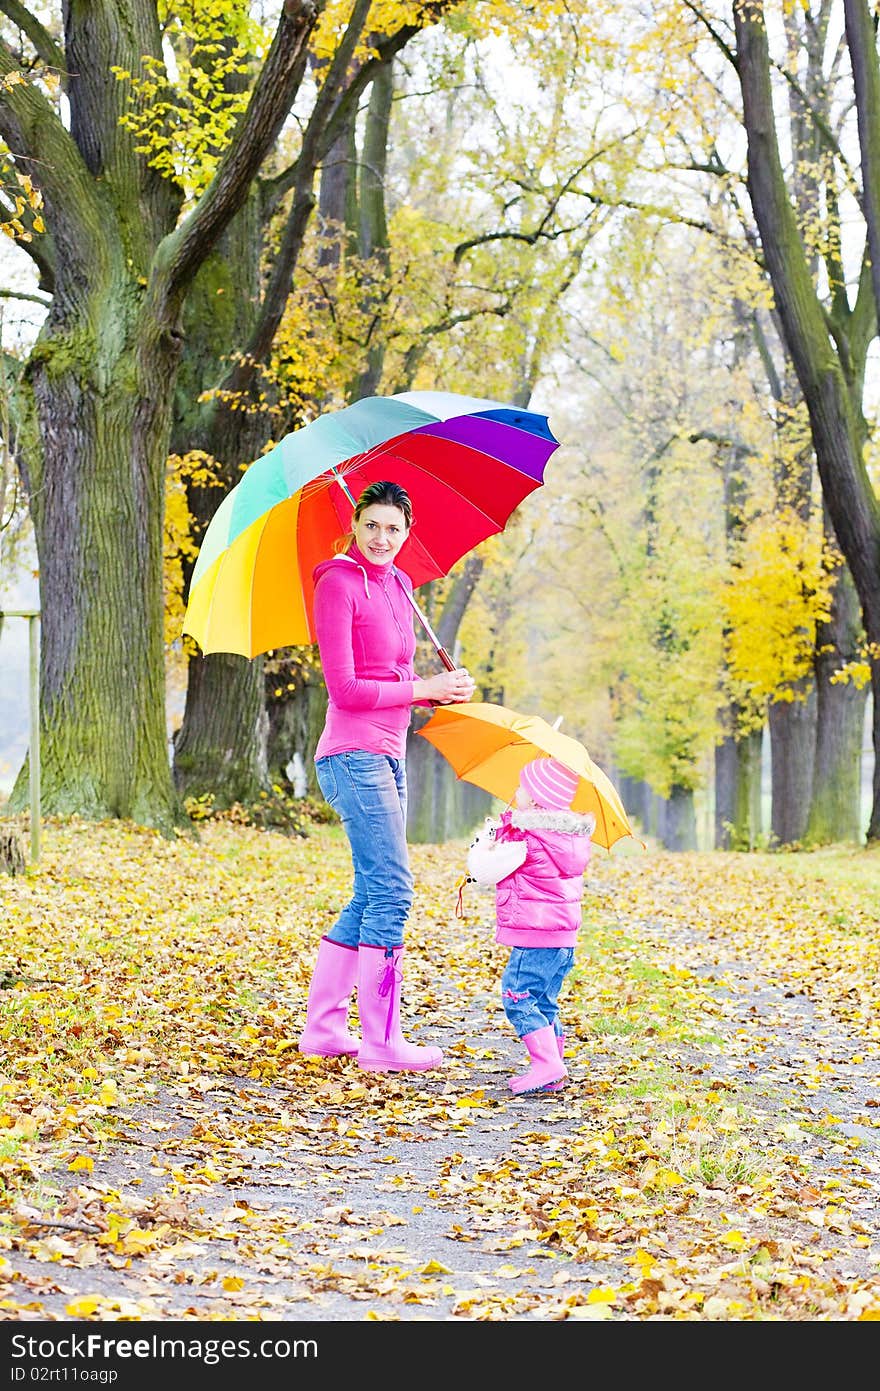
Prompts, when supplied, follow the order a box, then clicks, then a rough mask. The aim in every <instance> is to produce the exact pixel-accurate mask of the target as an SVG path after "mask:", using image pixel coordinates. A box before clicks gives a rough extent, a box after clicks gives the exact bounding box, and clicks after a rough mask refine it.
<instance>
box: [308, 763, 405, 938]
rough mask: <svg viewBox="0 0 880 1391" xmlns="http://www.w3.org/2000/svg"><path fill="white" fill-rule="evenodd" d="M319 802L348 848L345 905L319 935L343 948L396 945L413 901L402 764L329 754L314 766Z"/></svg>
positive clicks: (401, 934) (403, 768)
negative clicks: (350, 879)
mask: <svg viewBox="0 0 880 1391" xmlns="http://www.w3.org/2000/svg"><path fill="white" fill-rule="evenodd" d="M315 773H316V775H317V778H318V785H319V787H320V789H321V792H322V793H323V795H324V800H325V801H326V802H328V803H329V804H330V806H331V807H332V808H333V810H334V811H335V812H336V813H337V815H338V816H339V819H340V820H341V822H342V825H343V827H344V829H345V834H346V835H347V836H348V843H349V845H350V846H351V862H352V868H353V870H354V885H353V888H352V896H351V900H350V902H349V903H348V904H347V905H346V906H345V908H343V910H342V912H341V913H340V914H339V917H338V918H337V919H336V922H335V923H334V924H333V927H332V928H331V929H330V931H329V932H328V933H326V934H325V935H326V936H327V937H329V938H330V941H331V942H338V943H340V945H341V946H344V947H357V946H360V945H361V944H363V945H364V946H367V947H399V946H402V945H403V931H404V927H405V925H406V920H407V918H408V917H409V911H410V909H411V907H412V901H413V879H412V873H411V871H410V867H409V850H408V847H407V843H406V765H405V764H404V762H403V759H401V758H390V757H388V755H387V754H384V753H366V752H363V751H361V750H356V751H354V752H352V753H332V754H328V756H327V757H326V758H319V759H318V760H317V761H316V763H315Z"/></svg>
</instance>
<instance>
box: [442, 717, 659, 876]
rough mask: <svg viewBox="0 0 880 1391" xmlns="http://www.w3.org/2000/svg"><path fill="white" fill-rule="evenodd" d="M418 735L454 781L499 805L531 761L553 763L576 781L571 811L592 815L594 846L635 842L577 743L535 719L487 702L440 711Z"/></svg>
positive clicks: (609, 788) (617, 803)
mask: <svg viewBox="0 0 880 1391" xmlns="http://www.w3.org/2000/svg"><path fill="white" fill-rule="evenodd" d="M418 733H419V734H420V735H421V736H422V737H423V738H424V739H427V740H428V742H429V743H430V744H433V745H434V747H435V748H436V749H437V751H438V753H441V754H442V755H443V757H444V758H445V759H446V761H447V762H448V763H449V764H450V765H451V767H452V768H453V770H454V772H455V775H456V777H458V778H460V779H461V780H462V781H463V782H470V783H473V784H474V785H475V786H476V787H482V789H483V791H484V792H490V793H491V794H492V796H493V797H498V798H500V799H501V801H504V802H510V801H512V800H513V797H514V795H515V793H516V788H517V784H518V782H519V775H520V770H521V769H522V768H523V767H525V765H526V764H527V763H530V762H531V761H532V759H533V758H540V757H542V756H548V755H549V756H551V757H553V758H558V759H559V761H560V763H564V764H565V766H566V767H567V768H570V769H571V771H572V772H573V773H577V775H578V777H579V779H580V781H579V783H578V787H577V791H576V792H575V795H574V800H573V802H572V810H573V811H580V812H588V811H591V812H592V813H593V814H594V816H595V818H596V829H595V831H594V832H593V839H594V841H595V842H596V844H597V845H601V846H603V847H604V848H605V849H606V850H610V849H611V847H612V845H614V844H615V843H616V842H617V841H618V840H622V839H624V838H625V837H627V836H629V837H631V838H633V839H637V838H636V836H635V834H634V832H633V829H632V827H631V826H630V823H629V818H628V817H627V814H626V811H625V810H624V806H623V803H622V802H621V800H620V796H619V794H618V792H617V790H616V788H615V787H614V784H613V783H612V782H611V779H610V778H609V777H608V775H607V774H606V773H604V772H603V771H602V769H601V768H600V767H598V765H597V764H595V763H594V762H593V760H592V759H591V758H590V755H589V753H588V752H587V750H586V748H585V746H584V745H583V744H582V743H580V741H579V740H577V739H572V738H571V737H570V736H569V735H567V734H562V733H560V731H559V730H558V729H554V728H553V726H552V725H550V724H548V723H547V721H546V720H542V719H541V717H540V716H539V715H521V714H519V713H517V711H515V710H508V709H507V708H506V707H505V706H503V705H494V704H492V703H490V702H488V701H484V702H473V703H469V704H466V705H440V706H438V707H437V709H436V710H435V711H434V713H433V715H432V716H431V718H430V719H429V720H428V722H427V723H426V724H425V725H423V726H422V728H421V729H420V730H418Z"/></svg>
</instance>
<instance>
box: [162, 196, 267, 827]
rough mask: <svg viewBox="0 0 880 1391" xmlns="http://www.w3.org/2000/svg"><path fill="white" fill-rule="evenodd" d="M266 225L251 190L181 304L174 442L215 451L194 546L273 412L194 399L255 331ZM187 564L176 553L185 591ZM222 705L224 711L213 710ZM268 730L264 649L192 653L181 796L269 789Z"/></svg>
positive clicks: (178, 763) (198, 489) (257, 447)
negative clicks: (182, 349)
mask: <svg viewBox="0 0 880 1391" xmlns="http://www.w3.org/2000/svg"><path fill="white" fill-rule="evenodd" d="M263 231H264V229H263V228H262V226H261V224H260V217H259V209H258V206H257V200H255V199H251V200H249V202H248V204H247V205H246V206H245V208H244V209H243V210H242V212H241V213H240V214H239V215H238V217H237V218H235V219H234V221H233V223H232V224H231V226H230V227H229V229H228V230H227V232H226V234H225V235H224V236H223V238H221V241H220V244H219V246H218V249H217V252H216V254H214V255H213V256H211V258H210V259H209V261H208V262H207V263H206V265H205V266H204V267H203V268H202V271H201V272H200V274H199V276H198V277H197V279H196V283H195V285H194V286H193V290H192V292H191V295H190V300H189V303H188V305H187V312H186V318H185V325H186V343H187V352H186V356H185V359H184V361H183V363H182V365H181V369H180V375H179V380H178V390H177V404H176V419H175V422H174V429H173V432H172V449H173V452H174V453H176V454H180V455H184V454H187V453H189V452H190V451H192V450H201V451H203V452H204V453H205V454H207V455H208V456H209V458H211V459H213V460H214V471H213V476H212V480H211V483H210V484H209V485H205V484H200V483H193V482H192V481H191V480H189V481H188V484H187V504H188V507H189V511H190V516H191V518H192V528H191V535H192V540H193V541H194V542H195V544H196V545H197V546H198V545H200V544H201V541H202V539H203V537H204V534H205V531H206V529H207V526H208V523H209V521H210V519H211V517H212V516H213V515H214V512H215V511H216V509H217V507H218V506H219V504H220V502H221V500H222V499H223V497H225V495H226V493H227V492H228V491H229V489H230V488H232V487H234V486H235V484H236V483H237V482H238V480H239V479H240V477H241V469H242V467H243V466H244V465H247V464H249V463H250V462H251V461H252V460H253V459H255V458H258V457H259V455H260V454H261V453H262V452H263V449H264V447H265V445H266V443H267V441H268V439H269V436H270V430H271V420H270V417H269V416H268V415H267V414H266V413H265V412H263V411H257V410H254V409H253V402H252V401H251V400H250V399H249V394H247V393H246V394H243V396H242V397H241V398H237V399H236V403H235V404H236V406H238V407H240V408H239V409H231V408H230V406H231V403H230V402H228V401H227V400H225V399H224V398H222V397H221V398H220V399H216V398H215V399H212V400H209V401H207V402H204V403H202V402H201V399H200V398H201V397H202V395H203V393H205V392H209V391H210V390H211V388H213V387H216V385H217V384H218V383H219V382H222V381H223V379H224V377H225V376H226V373H227V371H228V368H229V362H228V357H229V354H230V351H231V350H232V349H233V348H234V345H235V344H237V343H246V342H247V341H248V337H249V335H250V334H251V333H252V331H253V328H254V324H255V321H256V307H257V304H258V288H259V267H260V259H261V255H262V244H263ZM218 305H219V306H220V307H219V308H218ZM193 564H194V561H193V560H186V561H184V563H183V575H184V585H185V591H186V590H188V588H189V582H190V579H191V576H192V569H193ZM219 710H225V711H228V712H229V717H228V718H222V719H219V720H218V711H219ZM267 731H268V721H267V719H266V717H265V708H264V685H263V659H262V657H255V658H253V659H251V660H249V659H246V658H244V657H240V656H239V657H236V656H235V655H234V654H223V653H212V654H210V655H209V656H207V657H204V656H202V655H201V653H199V652H194V653H192V655H191V656H190V657H189V660H188V676H187V687H186V703H185V706H184V712H183V719H182V722H181V726H180V729H179V730H178V732H177V736H176V738H175V741H174V782H175V786H176V787H177V789H178V792H179V793H180V795H181V797H203V796H207V795H211V796H213V797H214V799H215V804H216V805H217V806H219V807H227V806H231V805H232V803H233V802H241V803H242V804H244V805H249V804H251V803H252V802H254V801H256V799H257V798H258V797H259V795H260V793H261V792H263V791H267V790H268V782H267V750H266V746H265V742H264V741H261V735H264V734H265V733H266V732H267Z"/></svg>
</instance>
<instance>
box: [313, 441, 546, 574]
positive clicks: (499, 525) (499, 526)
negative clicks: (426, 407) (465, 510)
mask: <svg viewBox="0 0 880 1391" xmlns="http://www.w3.org/2000/svg"><path fill="white" fill-rule="evenodd" d="M389 443H393V441H389ZM381 452H382V451H381V450H374V451H371V454H370V455H367V454H361V455H358V457H357V459H353V460H348V459H346V461H345V463H344V464H340V465H338V467H339V468H340V469H343V470H344V469H345V468H346V466H347V465H349V464H350V465H351V470H352V471H354V470H355V469H356V468H357V467H358V465H359V464H364V463H366V462H367V461H368V459H369V458H370V457H373V458H378V457H379V456H380V454H381ZM388 452H389V453H390V452H391V451H390V450H389V451H388ZM397 452H398V454H399V455H400V457H401V458H402V459H404V460H405V462H406V463H407V464H409V466H410V468H412V469H417V470H418V472H419V473H423V474H424V475H425V477H426V478H431V479H433V481H434V482H435V483H439V484H441V485H442V486H443V487H444V488H446V489H447V490H448V491H449V492H450V493H451V494H452V495H453V496H454V497H457V498H463V499H464V501H465V502H467V504H468V505H469V506H470V507H472V508H473V509H474V511H475V512H476V513H478V514H479V516H481V517H484V518H485V519H486V521H489V522H492V524H493V525H494V526H495V528H496V530H497V531H503V530H504V527H505V525H506V521H501V520H499V518H498V517H494V516H493V515H492V513H491V512H487V511H486V509H485V508H484V507H481V506H480V505H479V503H477V502H475V501H474V500H473V498H470V497H468V495H467V493H462V492H460V491H459V490H458V488H453V487H452V485H451V484H450V483H447V482H446V480H445V479H443V478H440V477H438V475H437V474H436V473H432V472H431V470H430V469H429V468H426V467H425V465H424V464H420V463H419V462H418V461H417V460H416V459H410V458H409V457H408V456H407V455H405V454H404V453H403V451H402V450H398V451H397ZM480 452H481V451H479V450H474V453H480ZM487 457H488V458H490V459H494V458H495V455H494V454H490V455H488V456H487ZM496 463H499V464H506V461H505V460H504V459H496ZM509 467H512V465H510V466H509ZM516 471H517V473H519V474H520V477H522V478H530V479H531V474H524V473H522V472H521V470H519V469H517V470H516ZM531 481H532V482H533V483H534V484H535V487H534V488H533V489H532V491H533V492H534V491H535V490H536V489H537V488H538V487H539V486H540V484H539V483H538V482H537V481H536V480H535V479H531ZM426 554H427V555H430V554H431V553H430V551H427V550H426ZM432 559H433V557H432Z"/></svg>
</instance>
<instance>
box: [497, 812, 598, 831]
mask: <svg viewBox="0 0 880 1391" xmlns="http://www.w3.org/2000/svg"><path fill="white" fill-rule="evenodd" d="M510 824H511V826H514V827H516V829H517V830H518V831H561V832H562V833H563V834H565V835H570V836H592V834H593V832H594V830H595V829H596V818H595V816H594V815H593V813H592V812H591V811H588V812H580V811H545V810H543V808H541V807H531V808H529V810H528V811H520V809H519V808H518V807H514V808H513V809H512V811H511V813H510Z"/></svg>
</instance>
